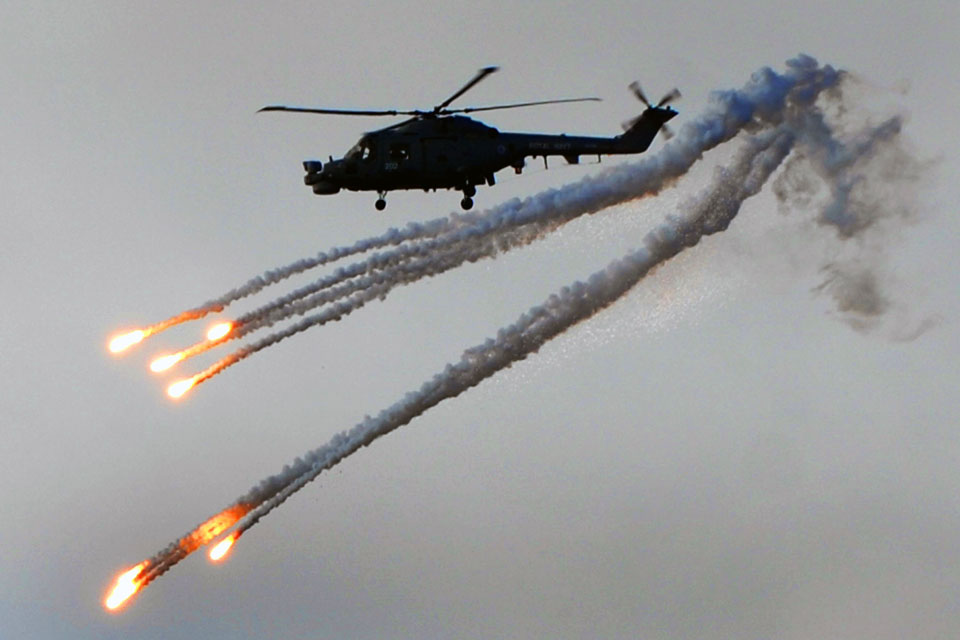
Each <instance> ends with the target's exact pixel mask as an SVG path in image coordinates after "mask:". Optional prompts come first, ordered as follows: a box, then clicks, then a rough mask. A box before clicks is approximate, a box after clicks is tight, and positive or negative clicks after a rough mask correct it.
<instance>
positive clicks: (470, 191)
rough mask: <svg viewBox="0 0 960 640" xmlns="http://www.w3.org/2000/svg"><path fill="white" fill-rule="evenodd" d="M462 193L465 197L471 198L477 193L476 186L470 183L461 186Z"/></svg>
mask: <svg viewBox="0 0 960 640" xmlns="http://www.w3.org/2000/svg"><path fill="white" fill-rule="evenodd" d="M463 195H464V196H465V197H467V198H472V197H473V196H475V195H477V188H476V187H475V186H473V185H472V184H468V185H467V186H465V187H464V188H463Z"/></svg>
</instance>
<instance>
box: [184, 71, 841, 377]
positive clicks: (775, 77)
mask: <svg viewBox="0 0 960 640" xmlns="http://www.w3.org/2000/svg"><path fill="white" fill-rule="evenodd" d="M787 67H788V70H787V73H785V74H783V75H780V74H777V73H775V72H774V71H772V70H771V69H769V68H764V69H761V70H760V71H758V72H756V73H754V74H753V76H752V77H751V80H750V81H749V82H748V83H747V84H746V85H745V86H744V87H743V88H741V89H740V90H729V91H717V92H714V93H713V94H712V96H711V105H710V108H709V109H708V110H707V112H706V113H705V114H703V115H701V116H700V117H698V118H696V119H693V120H691V121H689V122H688V123H687V124H685V125H684V127H683V128H682V129H681V130H680V133H679V135H678V136H676V137H675V138H674V139H673V140H672V141H670V142H669V143H667V144H666V145H664V147H663V149H662V151H661V152H660V153H659V154H657V155H653V156H648V157H645V158H644V159H642V160H640V161H638V162H636V163H632V164H627V165H622V166H619V167H615V168H612V169H608V170H606V171H604V172H603V173H601V174H599V175H597V176H591V177H587V178H584V179H583V180H580V181H579V182H576V183H573V184H570V185H567V186H565V187H562V188H559V189H551V190H548V191H545V192H543V193H540V194H537V195H535V196H531V197H529V198H527V199H525V200H523V201H520V200H518V199H514V200H511V201H509V202H507V203H505V204H503V205H501V206H499V207H496V208H494V209H491V210H489V211H487V212H485V213H483V214H474V215H471V216H460V217H457V218H456V221H455V222H454V221H451V223H450V224H449V225H445V224H441V222H440V221H433V222H431V223H427V225H426V227H425V228H427V229H429V230H430V231H431V232H433V233H434V237H432V238H430V239H428V240H424V241H421V242H418V243H412V244H409V245H404V246H400V247H397V248H396V249H394V250H392V251H385V252H379V253H376V254H374V255H373V256H370V257H369V258H367V259H366V260H364V261H361V262H357V263H354V264H351V265H349V266H347V267H341V268H340V269H338V270H337V271H335V272H334V273H333V274H330V275H328V276H326V277H324V278H321V279H320V280H318V281H316V282H315V283H312V284H310V285H307V286H305V287H302V288H300V289H297V290H295V291H293V292H291V293H289V294H287V295H285V296H282V297H281V298H279V299H277V300H275V301H274V302H271V303H269V304H267V305H264V306H262V307H260V308H258V309H256V310H254V311H252V312H250V313H248V314H245V315H244V316H243V317H241V318H240V319H238V321H237V323H236V329H235V331H234V332H233V333H232V335H231V336H230V338H231V339H234V338H240V337H242V336H244V335H246V334H248V333H250V332H252V331H254V330H256V329H259V328H263V327H265V326H270V325H272V324H273V323H275V322H277V321H279V320H281V319H284V318H288V317H290V316H292V315H300V314H303V313H306V312H307V311H309V310H311V309H313V308H315V307H316V306H319V305H321V304H325V303H328V302H331V301H333V300H336V299H338V298H339V297H342V296H344V295H349V294H350V293H352V292H354V291H357V290H359V288H360V287H361V286H362V285H361V284H356V285H354V286H347V287H344V288H342V289H339V290H338V292H330V293H323V294H321V292H323V291H325V290H328V289H330V287H333V286H335V285H338V284H340V283H342V282H344V281H346V280H349V279H351V278H356V277H358V276H360V275H364V274H368V273H370V272H371V271H376V270H378V269H382V268H384V267H390V266H393V265H398V264H402V263H403V262H404V261H407V260H410V259H412V258H413V257H416V256H428V257H432V259H430V258H428V259H424V260H422V261H421V262H419V263H418V264H419V265H421V266H422V271H421V272H420V275H419V276H416V275H415V271H414V270H413V269H408V270H400V271H395V272H391V273H397V274H401V275H400V277H399V279H397V280H395V281H394V283H393V285H392V286H390V285H388V284H387V281H388V276H383V277H382V278H379V279H377V278H375V279H373V281H375V282H376V285H375V286H377V287H378V289H377V293H376V295H364V296H358V297H356V298H354V299H353V303H350V304H345V305H339V306H338V307H337V308H336V309H335V310H333V311H330V312H323V313H319V314H316V315H314V316H310V317H309V318H306V319H304V320H303V321H300V322H298V323H296V324H295V325H293V326H291V327H289V328H288V329H285V330H284V331H282V332H279V333H277V334H274V335H271V336H268V337H267V338H264V339H262V340H260V341H258V342H256V343H253V344H251V345H248V346H245V347H243V348H241V349H239V350H237V351H236V352H234V353H233V354H230V355H229V356H227V357H225V358H223V359H222V360H221V361H219V362H217V363H215V364H214V365H212V366H211V367H209V368H208V369H207V370H205V371H204V372H202V373H201V374H199V375H198V376H196V377H195V380H196V382H198V383H199V382H202V381H204V380H207V379H209V378H210V377H212V376H213V375H215V374H216V373H219V372H220V371H223V370H224V369H225V368H227V367H229V366H231V365H233V364H235V363H237V362H239V361H240V360H243V359H245V358H246V357H248V356H250V355H252V354H253V353H256V352H257V351H260V350H261V349H263V348H265V347H267V346H270V345H272V344H276V343H277V342H280V341H281V340H284V339H285V338H288V337H290V336H292V335H295V334H297V333H300V332H301V331H304V330H306V329H307V328H309V327H311V326H316V325H322V324H326V323H327V322H330V321H331V320H338V319H340V318H341V317H343V315H346V314H347V313H350V312H351V311H353V310H355V309H356V308H359V307H360V306H363V305H364V304H366V302H368V301H369V300H372V299H375V298H378V297H383V296H385V295H386V294H387V293H388V292H389V291H390V290H391V289H392V288H393V286H397V285H399V284H405V283H409V282H413V281H414V280H416V279H418V277H427V276H431V275H435V274H438V273H442V272H443V271H446V270H449V269H452V268H455V267H457V266H459V265H461V264H463V263H464V262H466V261H470V260H479V259H481V258H483V257H490V256H493V255H496V254H497V253H499V252H501V251H506V250H509V249H511V248H514V247H519V246H523V245H526V244H529V243H531V242H533V241H535V240H536V239H538V238H540V237H542V236H543V235H545V234H546V233H548V232H549V231H551V230H553V229H556V228H557V227H558V226H560V225H562V224H565V223H566V222H569V221H570V220H573V219H574V218H576V217H578V216H580V215H583V214H586V213H593V212H596V211H598V210H601V209H604V208H606V207H609V206H612V205H614V204H620V203H622V202H625V201H628V200H633V199H636V198H639V197H643V196H647V195H652V194H656V193H659V192H660V191H661V190H662V189H663V188H665V187H666V186H668V185H670V184H672V183H673V182H674V181H675V180H676V179H678V178H680V177H681V176H683V175H684V174H685V173H686V172H687V171H689V169H690V167H692V166H693V164H694V163H696V162H697V161H698V160H700V159H701V158H702V157H703V154H704V153H705V152H706V151H708V150H710V149H712V148H714V147H715V146H717V145H719V144H721V143H723V142H726V141H728V140H730V139H732V138H733V137H734V136H736V135H737V134H738V133H740V132H741V131H742V130H744V129H748V130H749V129H754V130H756V129H759V128H762V127H764V126H769V125H770V124H774V123H778V122H781V121H782V119H783V118H784V115H785V113H786V112H787V111H798V110H804V109H806V108H807V107H809V106H810V105H812V103H813V101H814V100H815V99H816V98H817V97H818V96H819V95H820V93H821V92H823V91H824V90H825V89H828V88H831V87H834V86H835V85H837V83H839V81H840V80H841V79H842V78H843V73H842V72H838V71H836V70H834V69H833V68H832V67H830V66H829V65H827V66H824V67H820V66H818V64H817V62H816V61H815V60H814V59H813V58H810V57H809V56H800V57H798V58H796V59H793V60H790V61H788V63H787ZM421 230H422V229H421V228H420V227H419V226H416V225H413V226H410V227H408V232H406V233H400V232H397V231H396V230H391V232H388V233H387V234H384V235H383V236H378V237H377V238H379V239H377V238H371V239H367V240H363V241H360V242H358V243H356V244H354V245H352V247H353V248H356V247H360V246H363V247H365V248H371V247H373V246H375V245H376V243H378V242H381V241H385V239H387V238H389V239H390V242H393V241H395V240H398V239H399V238H403V239H405V240H406V239H410V238H411V237H413V235H414V234H416V233H420V231H421ZM490 238H495V239H493V240H491V241H490V242H488V243H487V244H486V245H485V246H483V247H482V248H481V246H480V245H477V244H476V242H478V241H483V240H484V239H490ZM455 246H461V247H466V248H465V250H464V251H463V252H462V254H461V256H462V258H461V259H459V260H458V259H457V257H456V254H455V253H438V250H441V249H450V250H452V249H451V248H452V247H455ZM347 251H352V249H342V250H332V253H331V255H338V256H339V255H346V252H347ZM321 255H324V256H325V255H327V254H321ZM313 262H314V261H313V260H307V261H301V263H294V264H295V265H297V264H308V263H309V264H313ZM293 268H294V265H291V266H290V267H284V268H283V269H280V270H277V272H276V273H278V274H279V273H287V272H290V273H293V272H292V271H290V269H293ZM284 277H285V276H284ZM258 281H259V280H258ZM264 281H265V280H264ZM251 282H253V281H251ZM264 286H266V285H264ZM251 291H252V290H251ZM245 295H246V294H245ZM311 296H316V297H311ZM302 299H306V300H307V301H302V302H300V303H297V301H298V300H302ZM295 303H296V304H295ZM212 346H214V345H213V344H207V345H202V346H198V348H197V349H191V354H196V353H199V352H202V351H205V350H206V349H208V348H210V347H212Z"/></svg>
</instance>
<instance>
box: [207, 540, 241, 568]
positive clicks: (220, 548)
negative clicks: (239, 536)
mask: <svg viewBox="0 0 960 640" xmlns="http://www.w3.org/2000/svg"><path fill="white" fill-rule="evenodd" d="M235 539H236V538H235V537H234V536H228V537H226V538H224V539H223V540H221V541H220V542H218V543H217V544H216V545H215V546H214V547H213V548H212V549H210V554H209V556H210V560H211V561H212V562H219V561H220V560H223V558H224V556H226V555H227V552H228V551H230V547H232V546H233V541H234V540H235Z"/></svg>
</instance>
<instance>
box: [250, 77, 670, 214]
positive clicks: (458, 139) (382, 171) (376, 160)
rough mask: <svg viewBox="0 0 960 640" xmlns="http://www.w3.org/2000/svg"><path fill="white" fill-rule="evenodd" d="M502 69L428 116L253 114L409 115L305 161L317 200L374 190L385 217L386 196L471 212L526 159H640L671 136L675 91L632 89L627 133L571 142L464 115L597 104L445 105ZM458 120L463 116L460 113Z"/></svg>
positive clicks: (469, 85) (472, 83)
mask: <svg viewBox="0 0 960 640" xmlns="http://www.w3.org/2000/svg"><path fill="white" fill-rule="evenodd" d="M498 70H499V67H485V68H483V69H480V70H479V71H478V72H477V73H476V75H475V76H474V77H473V78H472V79H471V80H470V81H469V82H467V83H466V84H465V85H463V86H462V87H461V88H460V89H459V90H458V91H457V92H456V93H454V94H453V95H451V96H450V97H449V98H447V99H446V100H444V101H443V102H441V103H440V104H438V105H436V106H435V107H433V108H432V109H430V110H417V109H413V110H398V109H388V110H358V109H322V108H310V107H291V106H285V105H271V106H266V107H263V108H262V109H260V110H259V111H258V113H259V112H263V111H291V112H299V113H319V114H328V115H344V116H409V118H408V119H406V120H403V121H402V122H399V123H396V124H392V125H390V126H388V127H385V128H383V129H378V130H376V131H371V132H368V133H365V134H364V135H363V136H362V137H361V138H360V140H359V141H358V142H357V143H356V144H355V145H354V146H353V147H351V148H350V150H349V151H347V152H346V154H344V156H343V157H342V158H339V159H334V158H333V156H329V160H328V161H327V162H326V163H323V162H321V161H320V160H305V161H304V162H303V169H304V171H306V175H305V176H304V178H303V181H304V183H305V184H306V185H307V186H309V187H312V189H313V192H314V193H315V194H317V195H331V194H335V193H338V192H339V191H340V190H341V189H348V190H351V191H376V192H377V194H378V198H377V201H376V203H375V207H376V209H377V210H378V211H383V210H384V209H385V208H386V206H387V201H386V196H387V193H388V192H390V191H394V190H399V189H423V190H424V191H430V190H433V191H436V190H437V189H453V190H457V191H460V192H462V193H463V199H462V200H461V201H460V206H461V207H462V208H463V209H464V210H469V209H471V208H472V207H473V196H474V195H476V192H477V186H479V185H482V184H487V185H490V186H493V185H494V184H495V183H496V179H495V177H494V174H495V173H496V172H498V171H500V170H501V169H505V168H507V167H513V169H514V172H515V173H517V174H520V173H522V171H523V168H524V166H525V164H526V158H527V157H528V156H529V157H537V156H542V157H543V161H544V166H547V156H562V157H563V158H564V159H565V160H566V161H567V163H569V164H579V162H580V156H581V155H590V156H593V155H596V156H597V159H598V160H599V159H600V156H601V155H613V154H634V153H643V152H644V151H646V150H647V148H648V147H649V146H650V143H651V142H653V139H654V137H655V136H656V135H657V133H658V132H659V131H660V130H661V129H663V130H664V134H665V136H667V137H669V136H670V135H672V134H670V130H669V129H668V128H667V127H666V126H665V125H666V122H667V121H668V120H670V119H671V118H673V117H674V116H676V115H677V111H676V110H674V109H673V108H671V107H669V106H667V105H668V104H669V103H671V102H673V101H674V100H676V99H677V98H679V97H680V92H679V91H678V90H677V89H673V90H672V91H670V92H669V93H667V94H666V95H665V96H664V97H663V98H662V99H661V100H660V101H659V102H658V103H656V104H652V103H651V102H650V101H649V100H647V97H646V95H644V93H643V90H642V89H641V88H640V85H639V84H638V83H636V82H634V83H632V84H631V85H630V86H629V88H630V90H631V91H632V92H633V93H634V95H635V96H636V97H637V98H638V99H639V100H640V101H641V102H642V103H643V104H644V105H646V110H644V111H643V113H641V114H640V115H639V116H637V117H635V118H633V119H632V120H629V121H627V122H625V123H624V124H623V128H624V133H623V134H621V135H618V136H613V137H609V138H606V137H587V136H568V135H566V134H559V135H551V134H541V133H514V132H501V131H499V130H497V129H495V128H494V127H491V126H489V125H486V124H484V123H482V122H478V121H477V120H473V119H472V118H469V117H467V116H466V115H465V114H468V113H476V112H481V111H494V110H497V109H515V108H519V107H531V106H536V105H545V104H559V103H569V102H584V101H599V100H600V99H599V98H565V99H559V100H539V101H535V102H518V103H514V104H500V105H492V106H485V107H464V108H460V109H451V108H449V106H450V104H451V103H452V102H453V101H454V100H456V99H457V98H459V97H460V96H462V95H463V94H464V93H466V92H467V91H469V90H470V89H472V88H473V87H474V86H475V85H476V84H477V83H478V82H480V81H481V80H483V79H484V78H486V77H487V76H488V75H490V74H491V73H494V72H496V71H498ZM462 114H463V115H462Z"/></svg>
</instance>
